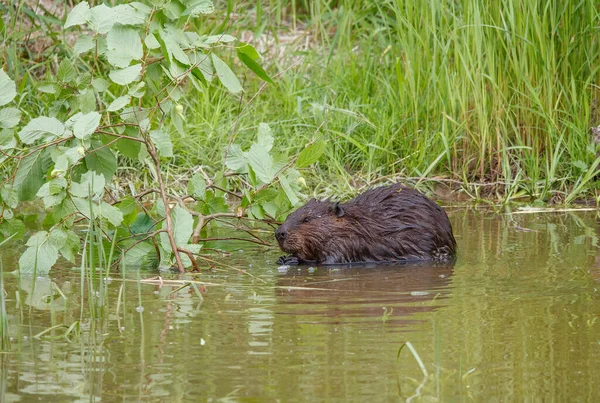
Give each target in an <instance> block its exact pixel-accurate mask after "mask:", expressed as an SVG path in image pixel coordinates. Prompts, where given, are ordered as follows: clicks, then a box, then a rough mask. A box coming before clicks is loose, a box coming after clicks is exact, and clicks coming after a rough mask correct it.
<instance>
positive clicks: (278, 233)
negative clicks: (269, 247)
mask: <svg viewBox="0 0 600 403" xmlns="http://www.w3.org/2000/svg"><path fill="white" fill-rule="evenodd" d="M286 237H287V232H286V231H285V230H284V229H282V228H281V227H279V228H277V229H276V230H275V238H277V241H278V242H279V243H282V242H283V241H284V240H285V238H286Z"/></svg>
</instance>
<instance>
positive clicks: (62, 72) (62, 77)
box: [56, 59, 77, 84]
mask: <svg viewBox="0 0 600 403" xmlns="http://www.w3.org/2000/svg"><path fill="white" fill-rule="evenodd" d="M76 76H77V72H76V71H75V67H73V63H71V62H70V61H69V60H68V59H63V61H62V62H60V65H59V66H58V71H57V72H56V78H57V79H58V81H62V82H63V83H67V84H68V83H70V82H71V81H73V80H75V77H76Z"/></svg>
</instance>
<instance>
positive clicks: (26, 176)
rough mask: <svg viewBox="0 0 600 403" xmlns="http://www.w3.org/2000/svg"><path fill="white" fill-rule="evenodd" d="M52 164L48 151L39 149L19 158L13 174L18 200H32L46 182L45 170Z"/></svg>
mask: <svg viewBox="0 0 600 403" xmlns="http://www.w3.org/2000/svg"><path fill="white" fill-rule="evenodd" d="M51 165H52V159H51V158H50V152H48V150H39V151H35V152H33V153H31V154H30V155H28V156H27V157H25V158H23V160H21V164H20V165H19V169H17V173H16V175H15V182H14V187H15V188H16V189H17V191H18V192H19V200H21V201H26V200H32V199H33V198H34V197H35V194H36V193H37V192H38V190H39V189H40V187H42V185H43V184H44V182H46V172H47V171H48V169H49V168H50V166H51Z"/></svg>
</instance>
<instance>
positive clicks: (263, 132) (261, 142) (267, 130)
mask: <svg viewBox="0 0 600 403" xmlns="http://www.w3.org/2000/svg"><path fill="white" fill-rule="evenodd" d="M273 142H274V139H273V134H272V131H271V127H269V125H268V124H266V123H259V124H258V139H257V140H256V143H257V144H258V146H259V147H261V148H264V149H265V151H267V152H269V151H271V149H272V148H273Z"/></svg>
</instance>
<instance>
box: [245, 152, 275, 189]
mask: <svg viewBox="0 0 600 403" xmlns="http://www.w3.org/2000/svg"><path fill="white" fill-rule="evenodd" d="M246 157H247V158H248V163H249V164H250V166H251V167H252V170H253V171H254V173H255V174H256V177H257V178H258V179H259V180H260V181H261V182H262V183H271V182H273V179H275V174H276V173H277V172H276V171H275V169H274V166H273V157H271V155H270V154H269V152H268V151H267V150H265V149H264V148H263V147H262V146H260V145H259V144H258V143H254V144H252V147H250V150H249V151H248V152H247V153H246Z"/></svg>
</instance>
